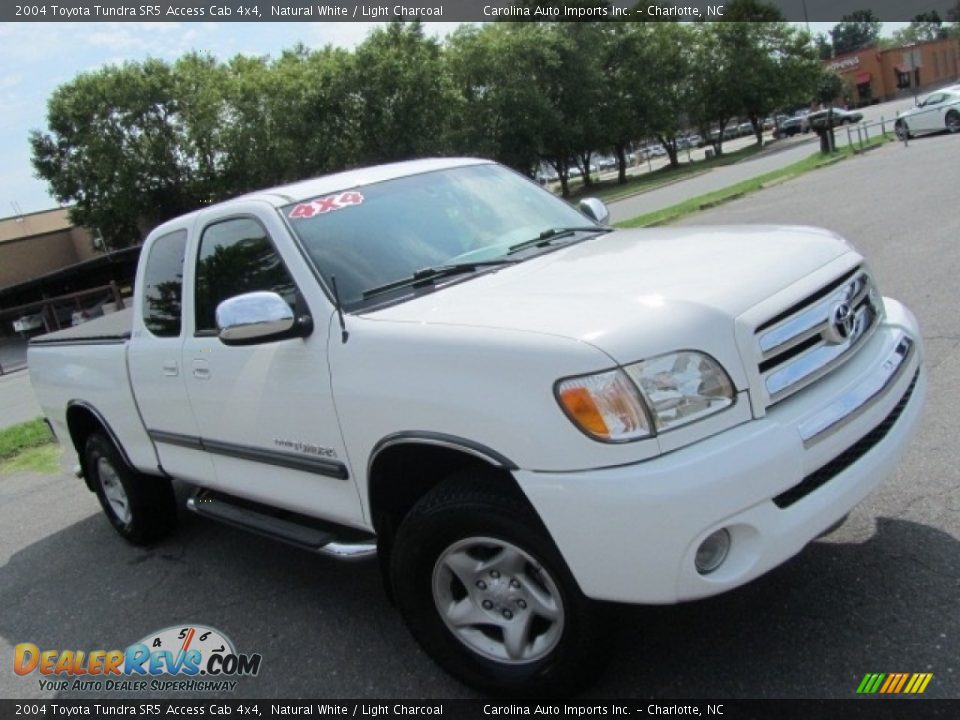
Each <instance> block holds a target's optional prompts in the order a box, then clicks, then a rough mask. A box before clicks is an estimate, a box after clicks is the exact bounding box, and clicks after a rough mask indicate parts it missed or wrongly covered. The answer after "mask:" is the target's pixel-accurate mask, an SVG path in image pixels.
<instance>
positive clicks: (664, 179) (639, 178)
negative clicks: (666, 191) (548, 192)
mask: <svg viewBox="0 0 960 720" xmlns="http://www.w3.org/2000/svg"><path fill="white" fill-rule="evenodd" d="M761 149H762V148H761V147H760V146H759V145H756V144H754V145H748V146H747V147H745V148H741V149H739V150H735V151H733V152H730V153H724V154H723V155H720V156H719V157H713V158H710V159H709V160H694V161H692V162H687V163H682V164H681V165H680V166H679V167H671V166H670V165H667V166H665V167H662V168H657V169H656V170H654V171H653V172H649V171H647V172H644V173H643V174H640V175H634V176H628V178H627V182H625V183H624V184H623V185H620V184H619V183H618V182H617V180H616V178H614V179H611V180H600V181H595V182H594V183H593V185H591V186H590V187H585V186H584V185H583V180H582V179H580V178H575V179H573V180H571V181H570V183H569V187H570V197H569V198H567V200H569V201H570V202H576V201H577V200H579V199H580V198H584V197H595V198H600V199H601V200H603V201H604V202H613V201H614V200H621V199H623V198H625V197H630V196H631V195H637V194H639V193H642V192H650V191H651V190H656V189H657V188H658V187H663V186H664V185H669V184H670V183H674V182H677V181H678V180H685V179H687V178H689V177H690V176H692V175H699V174H700V173H703V172H706V171H707V170H711V169H713V168H715V167H724V166H726V165H733V164H734V163H736V162H740V161H741V160H744V159H746V158H748V157H751V156H753V155H756V154H757V153H759V152H760V150H761ZM680 152H681V153H683V152H685V151H683V150H681V151H680Z"/></svg>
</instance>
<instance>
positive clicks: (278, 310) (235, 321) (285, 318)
mask: <svg viewBox="0 0 960 720" xmlns="http://www.w3.org/2000/svg"><path fill="white" fill-rule="evenodd" d="M217 328H218V329H219V337H220V341H221V342H222V343H223V344H224V345H254V344H256V343H262V342H269V341H271V340H283V339H286V338H292V337H306V336H307V335H309V334H310V333H311V331H312V330H313V322H312V320H311V319H310V316H309V315H305V316H304V317H301V318H296V317H294V314H293V310H291V309H290V306H289V305H288V304H287V302H286V301H285V300H284V299H283V298H282V297H280V296H279V295H278V294H277V293H275V292H251V293H244V294H243V295H235V296H234V297H232V298H227V299H226V300H224V301H223V302H222V303H220V304H219V305H217Z"/></svg>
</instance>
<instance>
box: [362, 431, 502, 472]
mask: <svg viewBox="0 0 960 720" xmlns="http://www.w3.org/2000/svg"><path fill="white" fill-rule="evenodd" d="M400 444H417V445H436V446H438V447H445V448H450V449H451V450H461V451H463V452H465V453H467V454H469V455H473V456H474V457H478V458H480V459H481V460H484V461H486V462H488V463H490V464H491V465H493V466H494V467H497V468H502V469H504V470H517V469H519V468H518V466H517V464H516V463H515V462H513V461H512V460H510V459H509V458H507V457H505V456H503V455H501V454H500V453H498V452H497V451H496V450H493V449H492V448H489V447H487V446H486V445H483V444H481V443H478V442H474V441H473V440H467V439H466V438H462V437H457V436H456V435H448V434H446V433H438V432H432V431H429V430H406V431H403V432H397V433H392V434H390V435H387V436H386V437H385V438H382V439H381V440H379V441H378V442H377V444H376V445H374V446H373V451H372V452H371V453H370V460H369V461H368V462H367V477H368V478H369V477H370V473H371V471H372V470H373V464H374V462H376V460H377V457H379V455H380V453H381V452H383V451H384V450H386V449H387V448H388V447H391V446H393V445H400Z"/></svg>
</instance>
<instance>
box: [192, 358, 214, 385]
mask: <svg viewBox="0 0 960 720" xmlns="http://www.w3.org/2000/svg"><path fill="white" fill-rule="evenodd" d="M193 376H194V377H195V378H196V379H197V380H209V379H210V365H209V363H207V361H206V360H194V361H193Z"/></svg>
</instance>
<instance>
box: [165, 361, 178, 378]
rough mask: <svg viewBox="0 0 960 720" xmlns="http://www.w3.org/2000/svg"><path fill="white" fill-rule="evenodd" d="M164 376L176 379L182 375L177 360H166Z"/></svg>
mask: <svg viewBox="0 0 960 720" xmlns="http://www.w3.org/2000/svg"><path fill="white" fill-rule="evenodd" d="M162 368H163V374H164V375H166V376H167V377H176V376H177V375H179V374H180V366H179V365H177V361H176V360H166V361H164V363H163V366H162Z"/></svg>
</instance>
